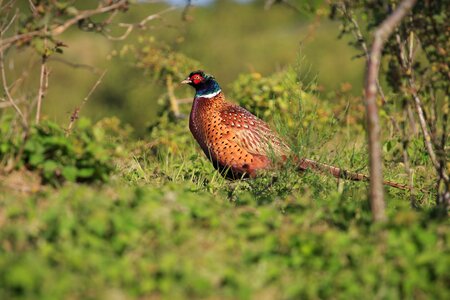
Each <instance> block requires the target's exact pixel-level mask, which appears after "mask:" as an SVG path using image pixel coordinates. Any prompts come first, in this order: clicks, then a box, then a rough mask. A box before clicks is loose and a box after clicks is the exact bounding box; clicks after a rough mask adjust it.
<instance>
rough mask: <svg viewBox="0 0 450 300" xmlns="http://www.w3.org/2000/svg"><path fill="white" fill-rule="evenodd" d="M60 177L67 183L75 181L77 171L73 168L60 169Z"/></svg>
mask: <svg viewBox="0 0 450 300" xmlns="http://www.w3.org/2000/svg"><path fill="white" fill-rule="evenodd" d="M61 173H62V176H63V177H64V178H65V179H66V180H68V181H76V180H77V173H78V170H77V168H75V167H74V166H66V167H64V168H63V169H62V172H61Z"/></svg>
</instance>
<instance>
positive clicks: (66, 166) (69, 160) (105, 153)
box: [0, 119, 127, 185]
mask: <svg viewBox="0 0 450 300" xmlns="http://www.w3.org/2000/svg"><path fill="white" fill-rule="evenodd" d="M5 120H8V119H5ZM6 122H8V121H6ZM7 128H8V126H3V127H1V130H2V132H1V135H2V136H3V137H5V138H3V139H2V140H1V147H0V158H1V159H2V160H7V159H8V157H9V159H15V160H18V161H17V162H16V167H17V168H20V167H22V166H23V167H25V168H27V169H30V170H36V171H38V172H39V174H40V175H41V177H42V180H43V182H44V183H51V184H53V185H57V184H59V183H62V182H64V181H72V182H76V181H79V182H81V181H82V182H93V181H106V180H107V179H108V177H109V174H110V172H111V171H112V170H113V162H112V157H113V156H114V155H117V154H119V153H118V152H117V151H119V152H120V148H118V147H117V144H116V142H117V140H113V138H115V139H117V137H118V136H121V135H122V136H123V135H124V134H125V133H126V132H127V130H126V129H120V130H119V127H118V125H117V121H114V119H112V120H111V119H110V120H104V121H102V122H99V123H98V124H96V125H95V126H92V124H91V122H90V121H89V120H87V119H81V120H80V121H79V124H78V127H77V130H75V132H74V133H73V134H71V135H70V136H66V133H65V131H64V130H63V129H62V128H61V127H60V126H59V125H57V124H55V123H52V122H50V121H45V122H43V123H42V124H40V125H35V126H34V127H32V128H31V130H30V132H29V133H28V134H27V136H26V139H25V141H23V140H21V139H20V138H17V137H15V136H11V137H9V138H8V135H7V132H5V130H7ZM105 131H108V132H109V135H106V134H105ZM111 133H115V134H116V135H115V136H113V135H112V134H111Z"/></svg>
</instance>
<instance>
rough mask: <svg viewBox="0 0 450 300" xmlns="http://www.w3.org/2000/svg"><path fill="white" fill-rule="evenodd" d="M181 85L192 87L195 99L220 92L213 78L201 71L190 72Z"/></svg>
mask: <svg viewBox="0 0 450 300" xmlns="http://www.w3.org/2000/svg"><path fill="white" fill-rule="evenodd" d="M181 83H184V84H189V85H190V86H192V87H194V88H195V90H196V96H197V97H202V96H209V95H214V94H217V93H219V92H220V91H221V89H220V86H219V84H218V83H217V81H216V80H215V79H214V76H212V75H209V74H206V73H205V72H203V71H201V70H198V71H194V72H191V73H190V74H189V76H188V77H187V78H186V79H185V80H183V81H182V82H181Z"/></svg>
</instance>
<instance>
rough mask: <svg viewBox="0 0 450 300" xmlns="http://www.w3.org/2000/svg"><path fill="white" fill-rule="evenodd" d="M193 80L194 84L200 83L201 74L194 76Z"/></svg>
mask: <svg viewBox="0 0 450 300" xmlns="http://www.w3.org/2000/svg"><path fill="white" fill-rule="evenodd" d="M191 80H192V82H193V83H194V84H199V83H200V82H201V81H202V79H201V78H200V77H199V76H194V77H193V78H192V79H191Z"/></svg>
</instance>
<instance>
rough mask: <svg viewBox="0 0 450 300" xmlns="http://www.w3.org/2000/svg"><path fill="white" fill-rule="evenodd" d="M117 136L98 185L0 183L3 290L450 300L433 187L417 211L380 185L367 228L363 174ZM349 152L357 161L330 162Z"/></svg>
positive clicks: (357, 154)
mask: <svg viewBox="0 0 450 300" xmlns="http://www.w3.org/2000/svg"><path fill="white" fill-rule="evenodd" d="M94 128H95V127H94ZM185 129H186V128H185ZM186 134H187V132H186ZM331 142H332V143H333V144H334V145H336V143H337V142H334V141H331ZM126 145H127V146H128V147H127V151H126V153H128V154H127V155H124V156H121V157H119V158H116V159H115V165H116V167H115V170H114V171H113V173H112V174H111V178H110V180H109V182H107V183H94V184H91V185H85V184H77V183H66V184H64V185H63V186H62V187H59V188H53V187H51V186H43V187H42V188H41V190H40V191H39V192H38V193H34V194H21V193H15V192H13V191H12V190H11V189H9V188H7V187H5V186H3V188H1V189H2V192H1V193H0V228H1V229H0V253H1V255H0V270H2V272H0V298H2V299H68V298H69V299H111V298H114V297H122V298H125V299H133V298H139V299H142V298H145V299H147V298H165V299H183V298H214V299H217V298H221V299H223V298H225V299H228V298H229V299H236V298H238V299H259V298H266V299H299V298H302V299H303V298H310V299H317V298H336V299H351V298H357V297H359V298H360V297H364V298H382V299H394V298H417V299H429V298H435V299H447V298H448V297H449V296H450V293H449V289H448V285H447V283H448V280H449V273H448V267H449V263H450V255H449V247H448V246H449V239H450V232H449V230H448V225H449V224H448V220H447V219H445V218H444V219H439V218H435V217H434V216H433V209H432V195H431V194H430V195H427V194H421V197H422V204H421V205H420V207H419V208H418V209H415V210H413V209H411V208H410V206H409V197H408V194H407V193H405V192H403V191H397V190H393V189H387V190H386V191H387V202H388V214H389V217H390V218H389V221H388V222H387V223H386V224H384V225H382V226H374V225H372V222H371V215H370V209H369V206H368V202H367V198H366V188H367V187H366V185H365V184H363V183H353V182H340V183H339V184H337V182H336V180H335V179H333V178H329V177H327V176H324V175H321V174H315V173H311V172H307V173H304V174H297V173H296V172H295V171H293V169H292V168H290V167H289V166H288V167H286V168H285V169H282V170H280V171H279V172H277V173H274V174H268V175H267V176H263V177H261V178H258V179H255V180H245V181H238V182H230V181H227V180H225V179H223V178H222V177H220V176H219V175H218V173H217V172H215V170H214V169H213V168H212V166H211V165H210V164H209V162H207V161H206V159H205V158H204V157H203V154H201V153H200V152H199V150H198V149H197V146H196V145H195V144H194V142H193V141H191V142H188V143H187V144H186V145H184V148H183V151H182V152H180V151H176V150H174V151H162V149H165V148H164V147H166V145H162V146H157V147H163V148H160V149H158V148H157V147H156V149H155V148H149V147H148V146H147V145H146V143H145V142H142V141H141V142H136V141H134V142H132V141H128V144H126ZM323 148H324V149H323V150H322V151H323V152H320V151H319V153H317V155H318V156H319V157H325V156H322V155H324V153H326V147H323ZM352 152H353V153H352ZM352 155H353V161H354V164H357V165H361V164H363V163H364V161H365V159H366V155H365V154H364V153H363V150H361V149H357V150H355V151H350V150H346V149H344V151H343V152H341V153H339V154H335V157H328V159H329V160H331V161H332V162H333V163H336V164H342V165H346V164H348V163H349V161H350V160H351V159H350V157H351V156H352ZM395 173H396V170H394V169H389V171H388V172H387V175H386V176H387V177H391V176H394V174H395ZM23 184H24V185H25V184H27V183H26V182H23Z"/></svg>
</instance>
